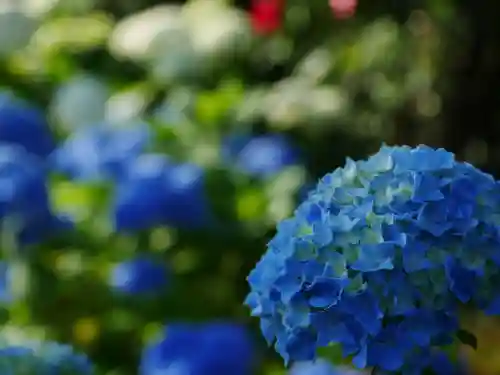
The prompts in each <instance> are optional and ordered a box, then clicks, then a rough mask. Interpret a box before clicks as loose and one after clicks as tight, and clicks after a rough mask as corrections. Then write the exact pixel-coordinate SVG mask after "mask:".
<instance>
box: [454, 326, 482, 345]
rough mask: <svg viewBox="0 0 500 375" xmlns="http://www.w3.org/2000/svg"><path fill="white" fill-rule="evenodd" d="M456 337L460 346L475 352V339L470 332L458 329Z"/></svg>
mask: <svg viewBox="0 0 500 375" xmlns="http://www.w3.org/2000/svg"><path fill="white" fill-rule="evenodd" d="M456 336H457V338H458V339H459V340H460V342H461V343H462V344H464V345H468V346H470V347H471V348H473V349H474V350H477V337H476V335H474V334H473V333H472V332H469V331H467V330H465V329H460V330H458V331H457V334H456Z"/></svg>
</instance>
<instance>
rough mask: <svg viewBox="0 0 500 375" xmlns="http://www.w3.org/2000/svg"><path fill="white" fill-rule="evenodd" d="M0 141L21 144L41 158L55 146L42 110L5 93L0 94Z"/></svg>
mask: <svg viewBox="0 0 500 375" xmlns="http://www.w3.org/2000/svg"><path fill="white" fill-rule="evenodd" d="M0 142H5V143H12V144H15V145H18V146H22V147H24V148H25V149H26V151H28V152H30V153H32V154H34V155H37V156H39V157H42V158H44V157H46V156H48V155H49V154H50V153H51V152H52V150H53V149H54V147H55V142H54V139H53V137H52V134H51V133H50V129H49V126H48V124H47V121H46V119H45V116H44V114H43V112H41V111H40V110H39V109H37V108H35V107H32V106H30V105H28V104H27V103H26V102H24V101H22V100H20V99H17V98H15V97H14V96H12V95H10V94H7V93H2V94H0Z"/></svg>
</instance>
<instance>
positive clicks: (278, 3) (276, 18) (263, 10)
mask: <svg viewBox="0 0 500 375" xmlns="http://www.w3.org/2000/svg"><path fill="white" fill-rule="evenodd" d="M284 6H285V1H284V0H252V7H251V13H250V16H251V20H252V25H253V29H254V31H255V32H256V33H258V34H270V33H273V32H274V31H276V30H277V29H279V28H280V27H281V24H282V15H283V10H284Z"/></svg>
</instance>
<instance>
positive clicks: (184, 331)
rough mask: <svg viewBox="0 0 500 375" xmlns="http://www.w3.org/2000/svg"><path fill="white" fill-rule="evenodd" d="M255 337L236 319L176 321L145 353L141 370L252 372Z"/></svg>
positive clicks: (202, 374) (212, 374)
mask: <svg viewBox="0 0 500 375" xmlns="http://www.w3.org/2000/svg"><path fill="white" fill-rule="evenodd" d="M255 359H256V358H255V353H254V348H253V344H252V340H251V338H250V337H249V335H248V333H247V331H246V329H245V327H243V326H240V325H237V324H233V323H222V322H221V323H208V324H172V325H170V326H168V327H167V328H166V329H165V332H164V333H163V336H162V337H161V339H160V340H159V341H156V342H153V343H152V344H150V345H148V346H147V347H146V348H145V350H144V353H143V356H142V360H141V364H140V368H139V374H140V375H155V374H161V373H168V374H175V375H250V374H251V373H252V371H253V368H254V366H255Z"/></svg>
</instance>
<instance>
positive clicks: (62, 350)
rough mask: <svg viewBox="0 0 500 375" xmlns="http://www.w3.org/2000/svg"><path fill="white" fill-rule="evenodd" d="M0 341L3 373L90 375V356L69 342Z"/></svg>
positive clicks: (0, 367) (1, 370)
mask: <svg viewBox="0 0 500 375" xmlns="http://www.w3.org/2000/svg"><path fill="white" fill-rule="evenodd" d="M8 341H9V340H3V339H2V340H0V373H1V374H2V375H20V374H36V375H91V374H92V373H93V371H92V365H91V363H90V361H89V359H88V358H87V357H86V356H85V355H82V354H77V353H75V352H74V351H73V348H72V347H71V346H69V345H64V344H59V343H56V342H51V341H29V342H24V343H23V344H22V345H13V344H9V342H8Z"/></svg>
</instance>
